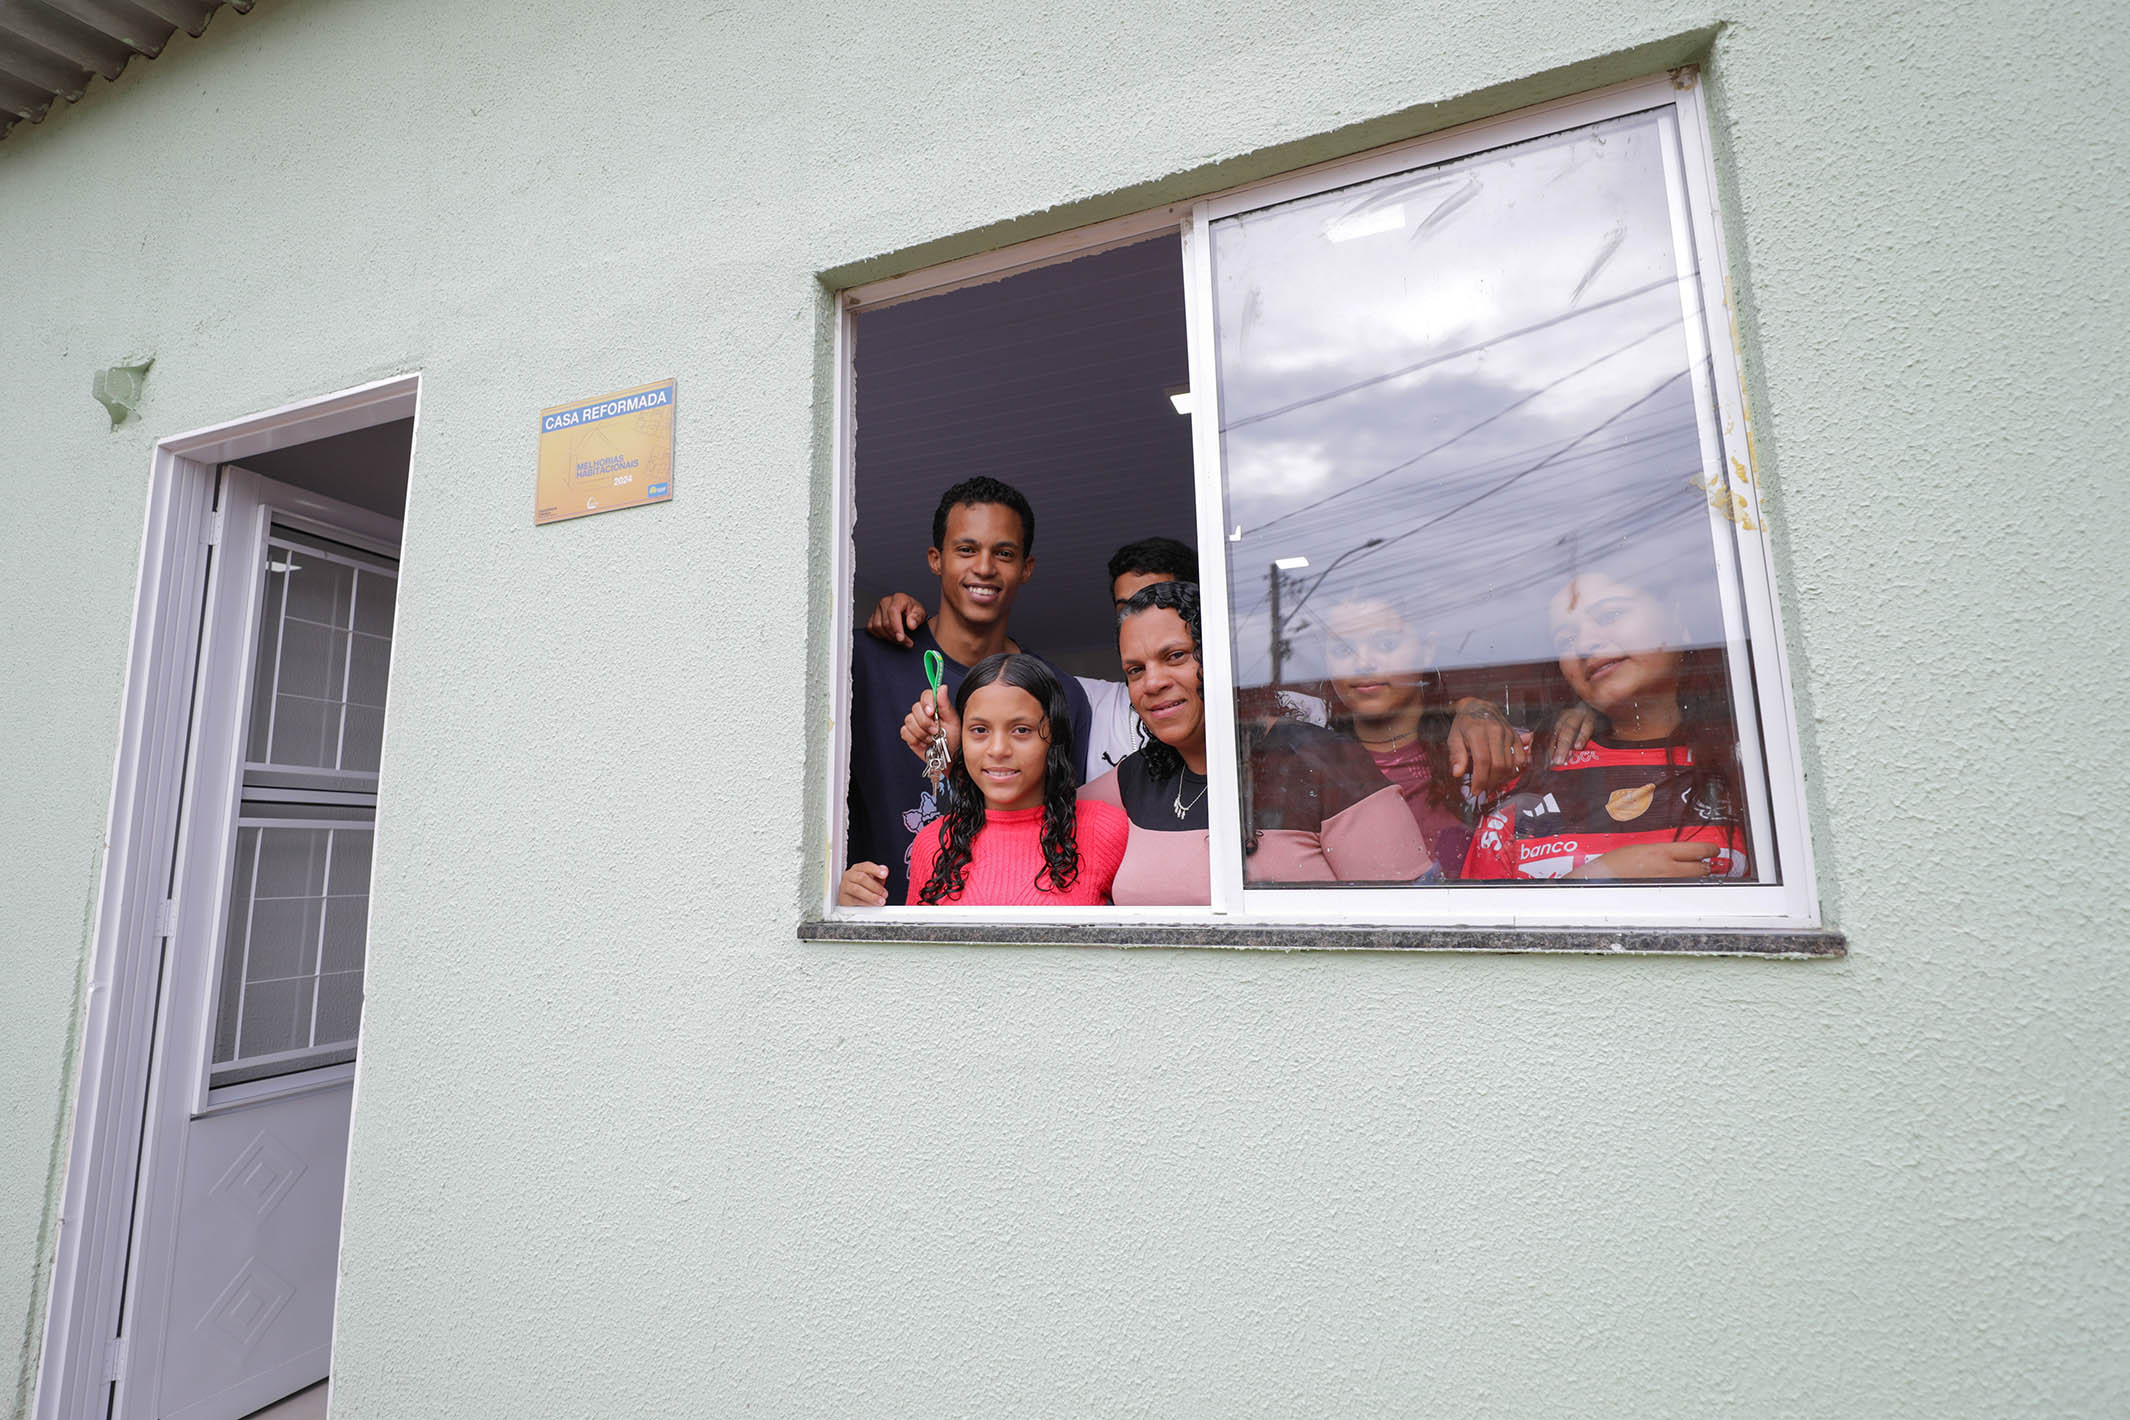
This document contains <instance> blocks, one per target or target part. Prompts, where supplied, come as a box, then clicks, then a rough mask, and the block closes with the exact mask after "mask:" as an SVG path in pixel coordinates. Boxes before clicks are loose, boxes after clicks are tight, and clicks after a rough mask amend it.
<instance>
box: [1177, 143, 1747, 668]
mask: <svg viewBox="0 0 2130 1420" xmlns="http://www.w3.org/2000/svg"><path fill="white" fill-rule="evenodd" d="M1672 122H1674V120H1673V118H1672V116H1671V115H1670V113H1669V111H1668V110H1667V111H1663V112H1661V113H1655V114H1638V115H1631V116H1629V117H1626V118H1622V119H1616V120H1612V121H1610V122H1607V123H1602V124H1597V125H1593V126H1591V127H1587V128H1581V129H1577V130H1574V131H1573V132H1571V133H1568V134H1563V135H1559V136H1557V137H1553V138H1549V139H1543V140H1539V141H1536V142H1532V143H1527V144H1522V145H1519V146H1516V147H1512V148H1506V149H1500V150H1497V151H1494V152H1490V153H1482V154H1478V155H1475V156H1473V157H1471V158H1467V159H1463V160H1460V161H1458V162H1454V163H1450V164H1446V165H1444V166H1441V167H1436V168H1430V169H1427V170H1424V171H1421V172H1417V173H1408V174H1403V175H1400V176H1396V177H1391V178H1385V179H1382V180H1379V181H1377V182H1373V183H1367V184H1362V185H1360V186H1356V187H1351V188H1346V189H1342V190H1339V191H1335V192H1328V193H1323V194H1320V195H1318V196H1315V197H1311V198H1307V199H1304V200H1301V201H1297V202H1292V203H1288V204H1286V205H1284V206H1280V207H1275V208H1270V209H1266V210H1263V211H1258V212H1251V213H1245V214H1242V215H1240V216H1237V217H1233V218H1228V219H1223V220H1222V221H1220V222H1217V223H1215V224H1214V229H1213V230H1214V246H1213V262H1214V281H1215V301H1216V315H1217V320H1218V325H1219V359H1220V379H1221V384H1220V389H1221V401H1222V404H1221V418H1222V424H1223V441H1224V450H1223V452H1224V455H1225V464H1226V478H1227V499H1228V502H1227V508H1228V526H1229V529H1230V531H1231V533H1232V532H1234V530H1235V529H1237V528H1240V536H1239V537H1232V538H1231V539H1230V540H1229V542H1228V553H1229V559H1230V560H1229V576H1230V578H1231V584H1232V586H1233V589H1234V590H1233V594H1232V602H1233V608H1234V621H1235V646H1236V661H1237V665H1236V670H1237V679H1238V682H1239V683H1241V684H1245V685H1248V684H1256V683H1261V682H1263V681H1264V680H1265V679H1266V678H1267V674H1268V670H1269V667H1268V646H1269V626H1268V619H1267V607H1266V603H1267V591H1268V584H1267V574H1268V569H1269V567H1270V564H1271V562H1272V561H1273V559H1275V558H1290V557H1297V556H1300V557H1307V558H1308V559H1309V563H1310V566H1309V568H1308V569H1307V570H1302V571H1297V572H1289V573H1286V574H1284V576H1285V579H1286V580H1285V610H1286V613H1287V620H1288V630H1289V636H1290V639H1291V649H1290V651H1289V659H1288V662H1287V668H1286V674H1285V678H1286V679H1288V680H1290V681H1291V680H1300V679H1309V678H1313V677H1315V676H1317V675H1320V674H1321V673H1322V667H1323V661H1322V644H1321V630H1320V627H1321V621H1320V616H1321V613H1322V611H1323V610H1324V608H1325V607H1326V606H1328V605H1329V604H1331V603H1332V602H1335V601H1336V600H1338V599H1339V598H1341V597H1344V596H1350V595H1354V594H1362V595H1367V596H1370V597H1376V598H1382V599H1385V600H1389V601H1391V602H1393V603H1394V604H1396V605H1399V606H1401V607H1404V608H1407V609H1408V612H1409V614H1411V615H1413V616H1416V617H1418V618H1419V619H1421V620H1423V621H1424V622H1425V624H1426V626H1427V628H1428V630H1429V631H1430V632H1431V633H1432V636H1433V639H1434V643H1435V645H1436V647H1437V654H1438V656H1439V658H1440V663H1441V664H1442V665H1443V666H1444V667H1446V668H1447V667H1457V666H1476V665H1503V664H1508V663H1513V662H1518V661H1531V660H1542V659H1548V658H1550V657H1551V655H1552V650H1551V643H1550V639H1549V637H1548V634H1547V629H1546V624H1545V617H1546V614H1545V604H1546V600H1547V598H1548V597H1549V596H1550V594H1551V593H1552V592H1553V591H1554V590H1555V588H1556V587H1557V586H1558V585H1559V583H1560V582H1561V580H1562V578H1563V576H1564V574H1565V569H1567V568H1568V567H1569V566H1571V565H1574V564H1576V563H1577V562H1578V561H1579V560H1588V559H1592V558H1595V557H1598V556H1599V555H1601V554H1603V553H1605V552H1607V551H1612V550H1620V549H1625V550H1628V551H1630V552H1633V553H1635V554H1637V556H1636V558H1635V560H1636V561H1637V562H1638V563H1640V564H1642V566H1641V569H1640V570H1641V572H1642V575H1643V576H1644V578H1645V580H1648V581H1655V582H1658V583H1662V584H1663V585H1659V586H1655V587H1651V588H1650V590H1653V591H1656V592H1658V593H1659V594H1660V595H1662V596H1663V597H1664V598H1665V599H1666V600H1672V601H1676V602H1677V603H1679V604H1680V605H1682V606H1687V607H1691V608H1699V609H1705V613H1706V614H1705V616H1704V615H1696V616H1695V618H1694V619H1695V620H1696V621H1699V622H1700V623H1701V624H1700V625H1698V626H1695V627H1694V628H1693V630H1694V631H1695V632H1696V634H1697V637H1706V638H1708V639H1715V638H1716V636H1717V627H1716V625H1715V623H1716V620H1717V617H1716V614H1715V608H1714V601H1715V596H1716V590H1715V580H1714V579H1715V564H1714V556H1713V551H1712V549H1711V547H1710V542H1709V536H1708V532H1707V526H1708V523H1707V504H1706V498H1705V495H1704V494H1703V493H1701V492H1700V491H1699V490H1698V489H1696V488H1695V486H1694V481H1695V480H1696V479H1697V478H1698V477H1700V476H1701V475H1702V473H1703V469H1702V466H1701V447H1700V441H1699V432H1698V428H1697V425H1696V419H1695V409H1694V396H1693V386H1692V382H1691V381H1690V379H1689V378H1688V365H1687V361H1688V346H1687V341H1686V335H1685V328H1684V326H1683V324H1682V305H1681V300H1682V292H1681V289H1680V281H1681V276H1680V261H1679V256H1680V254H1679V253H1677V252H1675V250H1674V247H1673V242H1672V225H1671V212H1670V207H1669V201H1668V198H1667V195H1666V185H1665V175H1664V169H1663V164H1664V162H1665V154H1664V147H1663V143H1662V137H1661V133H1660V127H1659V125H1660V124H1663V125H1669V124H1671V123H1672ZM1687 255H1688V257H1689V261H1690V257H1691V254H1690V253H1688V254H1687ZM1687 295H1688V297H1689V299H1690V298H1691V293H1690V292H1689V293H1687ZM1371 540H1375V545H1374V546H1369V545H1368V544H1369V543H1370V542H1371ZM1334 564H1336V565H1335V566H1334ZM1326 569H1330V573H1329V576H1328V577H1325V576H1324V573H1325V571H1326ZM1320 578H1322V579H1323V580H1322V581H1321V584H1320V585H1319V584H1318V583H1319V579H1320ZM1305 599H1306V600H1305ZM1298 603H1302V605H1301V607H1300V610H1299V613H1297V605H1298Z"/></svg>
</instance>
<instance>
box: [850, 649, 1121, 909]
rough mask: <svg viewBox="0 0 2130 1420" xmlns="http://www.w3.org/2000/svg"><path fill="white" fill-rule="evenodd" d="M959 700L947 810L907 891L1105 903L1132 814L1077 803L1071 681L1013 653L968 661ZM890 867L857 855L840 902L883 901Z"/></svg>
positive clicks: (1024, 903) (949, 900)
mask: <svg viewBox="0 0 2130 1420" xmlns="http://www.w3.org/2000/svg"><path fill="white" fill-rule="evenodd" d="M954 708H955V710H956V712H957V713H958V714H959V716H960V719H961V753H960V754H959V755H958V756H957V757H956V758H955V759H954V760H953V761H952V763H951V767H950V768H949V770H948V773H947V781H946V789H945V792H944V794H943V799H944V807H945V812H944V813H942V814H941V816H940V817H938V818H936V819H934V820H933V821H932V822H931V823H929V824H926V825H925V827H924V829H923V831H922V832H920V833H919V834H918V835H917V842H916V844H915V845H914V846H913V848H912V850H911V853H910V901H911V903H912V904H917V905H925V906H931V905H935V904H936V905H943V906H955V907H1049V906H1061V905H1074V906H1100V905H1103V904H1106V903H1108V902H1109V900H1110V885H1111V884H1112V883H1114V882H1115V881H1116V877H1117V865H1118V864H1120V863H1122V862H1123V861H1124V845H1125V841H1126V839H1127V838H1128V837H1129V836H1130V833H1131V823H1130V820H1128V819H1127V818H1125V816H1124V813H1123V811H1122V810H1121V809H1118V808H1116V807H1115V806H1113V805H1110V804H1104V803H1094V802H1077V801H1076V799H1075V794H1076V792H1077V790H1078V788H1079V777H1078V775H1076V774H1075V773H1074V771H1073V741H1072V735H1073V727H1072V712H1071V709H1070V708H1069V702H1068V701H1067V700H1066V698H1065V688H1064V686H1063V685H1061V684H1060V683H1059V681H1058V678H1057V676H1056V674H1055V673H1054V672H1052V670H1051V669H1050V667H1049V666H1048V665H1046V664H1045V663H1044V662H1043V661H1041V660H1039V659H1038V658H1036V657H1034V656H1027V655H1021V654H1018V653H1014V652H1006V653H1003V654H1000V655H996V656H990V657H987V658H985V659H984V660H982V661H979V662H977V664H976V665H974V666H972V667H970V669H969V674H968V675H967V676H966V677H964V678H963V680H962V683H961V689H960V690H959V691H957V692H956V693H955V696H954ZM886 880H887V870H886V869H885V868H883V867H881V866H880V865H879V864H878V863H853V864H852V865H851V866H850V867H849V868H848V869H847V870H845V872H844V874H843V882H842V886H841V890H840V891H839V892H838V894H837V899H836V900H837V901H838V902H840V903H843V904H845V905H850V906H879V905H881V904H883V903H884V902H885V901H886V897H885V894H884V892H883V891H882V885H883V884H884V883H885V882H886Z"/></svg>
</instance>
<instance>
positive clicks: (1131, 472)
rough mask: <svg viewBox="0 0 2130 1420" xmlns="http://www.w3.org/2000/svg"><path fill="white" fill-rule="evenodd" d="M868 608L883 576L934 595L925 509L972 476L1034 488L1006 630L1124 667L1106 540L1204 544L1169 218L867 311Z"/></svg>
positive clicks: (858, 470)
mask: <svg viewBox="0 0 2130 1420" xmlns="http://www.w3.org/2000/svg"><path fill="white" fill-rule="evenodd" d="M857 327H858V330H857V342H856V345H857V364H856V374H855V392H856V419H855V430H856V434H855V439H856V443H855V450H854V455H853V463H854V467H855V481H856V488H857V503H858V506H857V524H856V534H855V542H856V553H857V559H856V560H857V595H858V602H857V612H858V620H859V622H860V623H861V624H862V622H863V621H864V618H865V616H866V614H868V613H869V612H870V611H871V610H872V607H873V604H874V602H876V601H877V600H878V599H879V598H880V597H881V596H882V595H883V594H885V593H887V592H890V591H905V592H909V593H911V594H913V595H915V596H918V597H920V598H922V599H923V600H924V603H925V605H926V606H927V607H928V608H931V609H932V610H935V611H936V610H937V609H938V602H939V581H938V578H936V577H934V576H933V575H932V574H931V572H930V570H929V569H928V568H927V567H926V564H925V549H926V548H928V547H929V546H930V545H931V541H932V509H933V507H934V506H935V505H936V504H937V503H938V501H939V495H940V494H941V493H942V492H944V491H945V490H946V489H947V488H948V487H949V486H950V485H952V484H954V483H958V482H960V481H961V480H962V479H965V478H974V477H976V476H978V475H988V476H990V477H992V478H998V479H1002V480H1004V481H1005V482H1007V483H1010V484H1012V485H1013V486H1014V487H1016V488H1018V489H1020V490H1021V492H1022V493H1024V494H1025V495H1027V498H1028V501H1029V503H1030V504H1031V505H1033V507H1034V508H1035V514H1036V539H1035V554H1036V570H1035V576H1034V578H1033V579H1032V580H1031V581H1030V582H1029V583H1028V585H1027V587H1026V588H1025V589H1023V591H1022V592H1021V595H1020V599H1019V601H1018V602H1017V603H1015V605H1014V609H1013V634H1014V637H1015V639H1016V640H1018V641H1019V642H1020V643H1021V644H1022V645H1024V646H1026V647H1028V648H1030V649H1032V650H1040V651H1042V652H1043V653H1044V654H1045V655H1046V656H1048V657H1050V658H1051V659H1052V660H1053V661H1055V662H1057V663H1058V664H1059V665H1060V666H1061V667H1064V668H1065V669H1067V670H1070V671H1073V672H1076V673H1078V674H1084V675H1103V676H1107V677H1110V678H1114V677H1115V676H1116V674H1117V661H1116V640H1115V634H1114V632H1113V631H1112V629H1111V622H1110V613H1109V584H1108V573H1107V571H1106V567H1107V564H1108V562H1109V556H1110V554H1111V553H1112V552H1114V551H1116V549H1117V548H1118V547H1119V546H1121V545H1123V544H1124V543H1127V542H1131V541H1134V540H1136V539H1138V538H1142V537H1153V536H1157V535H1158V536H1163V537H1173V538H1176V539H1178V540H1179V541H1182V542H1185V543H1190V544H1192V545H1194V546H1195V545H1196V542H1197V538H1196V536H1195V530H1194V520H1195V516H1196V514H1195V512H1194V503H1193V497H1192V474H1191V421H1190V420H1189V419H1188V418H1185V417H1184V416H1182V415H1179V414H1178V413H1177V412H1176V410H1175V407H1174V406H1173V405H1172V404H1171V403H1170V402H1169V399H1168V396H1167V394H1166V393H1165V392H1164V391H1165V390H1167V389H1168V388H1171V387H1174V386H1179V385H1182V384H1184V383H1185V382H1186V381H1187V380H1188V379H1189V369H1190V366H1189V356H1188V351H1187V347H1186V342H1185V333H1184V314H1183V263H1182V255H1181V252H1180V250H1179V248H1178V241H1177V238H1176V237H1175V236H1174V235H1173V234H1168V235H1163V236H1160V237H1156V238H1153V239H1150V240H1147V241H1143V242H1136V243H1133V244H1132V245H1130V246H1125V247H1118V248H1115V249H1113V250H1110V251H1105V252H1100V253H1097V254H1096V255H1093V256H1087V257H1081V258H1079V259H1077V260H1073V261H1067V262H1061V263H1058V264H1057V265H1054V266H1045V267H1040V268H1038V269H1036V270H1034V271H1027V272H1022V273H1020V274H1018V275H1014V276H1009V277H1007V278H1005V279H1004V280H1000V281H994V282H990V283H987V284H984V285H980V286H965V287H962V288H961V289H959V290H955V291H949V292H946V293H944V294H941V295H937V296H927V297H924V298H923V299H920V300H913V301H906V302H904V303H902V304H900V305H895V306H888V307H886V308H884V309H881V310H877V311H863V312H860V313H859V316H858V320H857Z"/></svg>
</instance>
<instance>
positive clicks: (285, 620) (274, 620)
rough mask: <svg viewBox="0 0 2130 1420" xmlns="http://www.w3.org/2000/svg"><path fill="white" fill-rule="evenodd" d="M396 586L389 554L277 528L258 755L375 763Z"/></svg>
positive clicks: (256, 718)
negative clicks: (380, 555)
mask: <svg viewBox="0 0 2130 1420" xmlns="http://www.w3.org/2000/svg"><path fill="white" fill-rule="evenodd" d="M372 564H377V565H372ZM396 586H397V583H396V578H395V576H394V574H393V572H392V571H391V570H390V568H389V564H388V563H387V562H386V560H385V559H382V558H378V557H376V556H374V555H372V554H367V553H360V552H358V551H356V550H354V549H347V548H342V547H340V546H339V545H337V544H333V545H330V546H328V545H326V544H324V543H322V542H312V541H309V540H306V539H305V538H304V537H303V536H302V535H301V534H298V533H292V532H289V531H287V530H286V529H281V528H277V529H276V530H275V532H274V536H273V538H272V540H271V541H270V542H269V544H268V547H267V561H266V586H265V591H264V595H263V596H262V598H261V600H260V608H261V615H260V625H259V646H258V652H257V655H256V657H255V660H254V672H253V675H254V681H253V686H252V708H251V715H252V722H251V728H250V731H249V735H248V738H247V744H248V749H247V752H246V757H247V758H248V759H249V760H250V761H251V763H253V764H254V765H258V766H274V767H285V768H304V769H324V770H333V771H342V772H346V773H356V774H365V775H368V774H375V773H376V772H377V767H378V751H379V748H380V746H381V744H382V741H383V731H384V703H385V685H386V680H387V677H388V672H389V669H390V665H391V659H392V613H393V607H394V604H395V596H396Z"/></svg>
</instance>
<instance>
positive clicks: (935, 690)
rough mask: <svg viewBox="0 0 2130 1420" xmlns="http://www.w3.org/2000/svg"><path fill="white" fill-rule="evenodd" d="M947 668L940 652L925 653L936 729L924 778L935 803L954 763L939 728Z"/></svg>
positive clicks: (927, 758)
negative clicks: (941, 698)
mask: <svg viewBox="0 0 2130 1420" xmlns="http://www.w3.org/2000/svg"><path fill="white" fill-rule="evenodd" d="M946 668H947V663H946V658H945V657H943V656H941V655H940V654H939V652H937V651H927V652H925V653H924V676H925V679H926V680H928V681H930V682H931V683H932V724H933V725H934V727H935V728H934V729H933V731H932V743H931V744H929V745H927V746H926V747H925V752H924V777H925V778H927V779H929V780H931V781H932V799H933V801H934V802H935V803H936V802H938V801H939V800H940V799H941V798H942V796H943V794H944V792H945V791H944V789H943V788H942V787H941V786H943V785H944V784H945V783H946V780H947V768H948V766H949V765H950V764H951V763H952V761H953V755H952V753H951V752H950V751H949V750H948V749H947V733H946V731H945V730H944V729H942V728H937V727H938V726H939V706H940V697H941V696H943V695H945V694H946V691H945V689H944V688H942V685H941V681H942V680H943V679H944V678H945V674H946Z"/></svg>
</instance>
